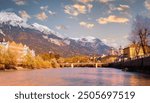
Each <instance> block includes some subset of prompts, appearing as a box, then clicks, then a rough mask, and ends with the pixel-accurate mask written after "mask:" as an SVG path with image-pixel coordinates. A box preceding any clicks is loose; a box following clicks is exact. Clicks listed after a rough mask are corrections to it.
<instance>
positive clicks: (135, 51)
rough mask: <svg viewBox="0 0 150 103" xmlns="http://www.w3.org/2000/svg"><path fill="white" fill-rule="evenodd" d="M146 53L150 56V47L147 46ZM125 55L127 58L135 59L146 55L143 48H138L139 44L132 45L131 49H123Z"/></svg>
mask: <svg viewBox="0 0 150 103" xmlns="http://www.w3.org/2000/svg"><path fill="white" fill-rule="evenodd" d="M145 49H146V52H147V53H148V54H149V53H150V47H149V46H146V47H145ZM123 55H124V57H125V58H130V59H132V58H135V57H140V56H143V55H144V52H143V49H142V47H141V46H138V45H137V44H131V45H129V47H126V48H124V49H123Z"/></svg>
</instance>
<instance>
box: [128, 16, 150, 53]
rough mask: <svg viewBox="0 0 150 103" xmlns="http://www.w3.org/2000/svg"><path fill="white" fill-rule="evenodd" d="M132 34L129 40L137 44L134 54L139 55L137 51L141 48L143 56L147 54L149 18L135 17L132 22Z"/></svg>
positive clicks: (149, 38)
mask: <svg viewBox="0 0 150 103" xmlns="http://www.w3.org/2000/svg"><path fill="white" fill-rule="evenodd" d="M132 26H133V28H132V33H131V36H130V40H131V41H132V43H135V44H137V47H136V49H137V50H136V53H139V51H140V50H139V49H140V48H142V50H143V53H144V55H145V54H147V46H148V45H149V40H150V37H149V36H150V18H146V17H143V16H139V15H138V16H136V18H135V20H134V21H133V25H132Z"/></svg>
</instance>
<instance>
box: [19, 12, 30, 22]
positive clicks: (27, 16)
mask: <svg viewBox="0 0 150 103" xmlns="http://www.w3.org/2000/svg"><path fill="white" fill-rule="evenodd" d="M19 15H20V16H21V18H23V19H25V20H28V19H30V18H31V16H30V15H29V14H28V13H27V12H26V11H25V10H22V11H19Z"/></svg>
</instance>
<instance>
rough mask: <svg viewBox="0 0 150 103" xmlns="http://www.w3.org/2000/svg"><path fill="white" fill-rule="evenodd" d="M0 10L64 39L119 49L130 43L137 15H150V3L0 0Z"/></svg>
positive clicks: (149, 0)
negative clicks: (95, 39)
mask: <svg viewBox="0 0 150 103" xmlns="http://www.w3.org/2000/svg"><path fill="white" fill-rule="evenodd" d="M0 11H11V12H15V13H16V14H17V15H19V16H20V17H22V18H24V19H25V20H27V22H28V23H30V24H32V23H39V24H42V25H46V26H48V27H49V28H51V29H53V30H55V31H57V32H59V33H61V34H63V35H65V36H69V37H85V36H94V37H98V38H99V39H101V40H103V41H104V42H105V43H107V44H109V45H111V46H114V47H119V46H120V45H122V46H126V45H127V44H128V43H129V41H128V36H129V35H130V32H131V28H132V21H133V20H134V18H135V16H136V15H143V16H147V17H149V16H150V0H7V1H6V0H0Z"/></svg>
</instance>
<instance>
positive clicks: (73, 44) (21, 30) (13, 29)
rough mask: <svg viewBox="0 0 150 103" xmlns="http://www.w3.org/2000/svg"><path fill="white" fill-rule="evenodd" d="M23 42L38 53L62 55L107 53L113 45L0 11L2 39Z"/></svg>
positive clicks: (0, 34)
mask: <svg viewBox="0 0 150 103" xmlns="http://www.w3.org/2000/svg"><path fill="white" fill-rule="evenodd" d="M2 38H5V39H6V40H7V41H15V42H16V43H23V44H26V45H27V46H29V47H30V48H31V49H33V50H35V52H36V53H37V54H40V53H47V52H54V53H57V54H59V55H61V56H64V57H67V56H73V55H92V54H107V53H108V52H109V50H110V49H111V47H109V46H108V45H106V44H104V43H103V42H102V41H101V40H100V39H98V38H95V37H92V36H87V37H81V38H71V37H65V36H63V35H61V34H60V33H58V32H55V31H54V30H51V29H50V28H49V27H47V26H44V25H41V24H38V23H33V24H29V23H27V22H26V21H25V20H24V19H22V18H21V17H19V16H18V15H17V14H15V13H14V12H0V39H2Z"/></svg>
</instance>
